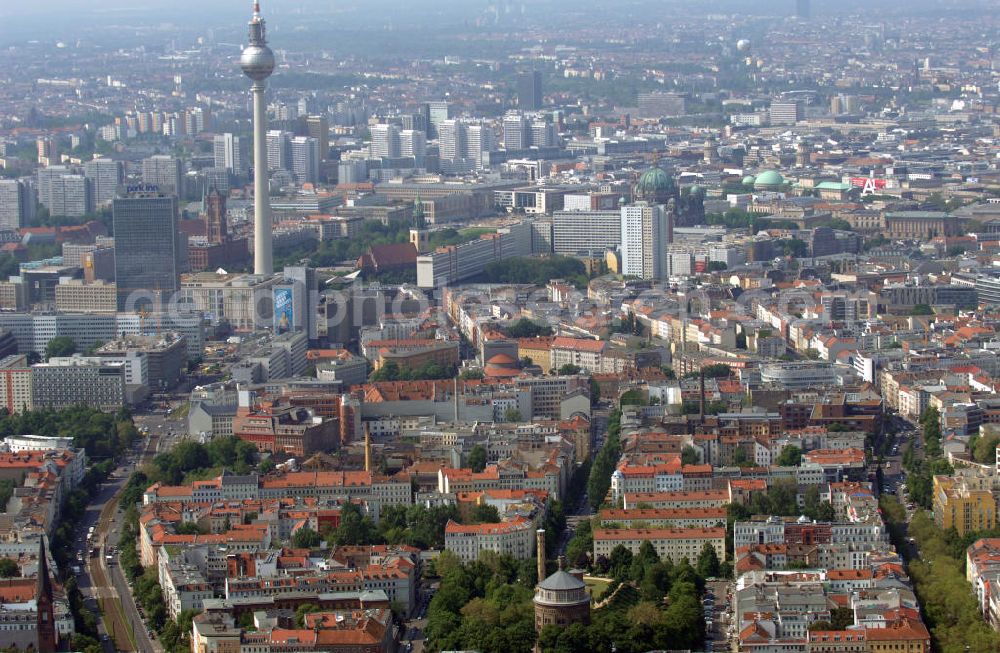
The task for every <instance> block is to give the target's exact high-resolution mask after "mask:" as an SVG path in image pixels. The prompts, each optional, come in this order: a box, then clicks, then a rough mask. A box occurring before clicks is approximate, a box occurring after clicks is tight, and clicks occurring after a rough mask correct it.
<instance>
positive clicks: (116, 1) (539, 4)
mask: <svg viewBox="0 0 1000 653" xmlns="http://www.w3.org/2000/svg"><path fill="white" fill-rule="evenodd" d="M262 3H263V9H264V13H265V15H266V16H268V17H271V18H272V26H278V25H281V18H282V16H289V19H288V20H287V21H286V22H285V23H284V24H285V25H292V24H293V22H294V20H295V19H297V20H298V21H299V22H301V21H302V20H303V17H308V16H314V17H315V19H317V20H319V22H320V24H324V25H325V24H326V22H325V20H327V21H332V24H334V25H337V26H339V27H342V28H346V29H356V28H363V27H366V26H373V25H374V26H377V25H380V24H381V23H382V22H384V21H385V20H390V21H391V20H392V19H396V20H404V21H406V20H410V21H411V23H410V24H416V23H423V24H424V25H429V26H434V27H438V28H447V25H448V24H455V23H456V22H459V23H460V22H463V21H468V20H469V19H470V18H472V17H475V16H477V15H482V14H483V13H484V12H485V10H486V9H487V7H489V6H490V5H492V4H497V3H500V4H504V3H509V4H512V5H514V6H517V5H520V4H523V5H524V6H525V7H526V8H527V13H528V15H529V16H530V15H536V16H541V17H543V20H547V18H546V17H548V16H552V15H558V13H559V12H560V11H562V10H563V9H565V8H570V7H572V8H573V9H575V10H576V11H580V10H581V9H583V10H586V8H587V7H589V6H594V7H599V8H600V9H601V10H603V11H615V10H617V9H619V8H621V10H622V11H624V12H626V13H633V12H637V13H640V14H645V15H650V16H656V17H657V19H659V18H661V17H669V16H670V15H671V14H673V13H674V12H677V11H686V12H691V13H698V12H711V11H718V12H720V13H743V14H746V15H748V16H750V15H784V16H788V15H791V14H792V13H793V12H794V6H795V0H614V3H613V4H609V3H608V2H607V0H262ZM251 5H252V2H251V0H0V44H2V43H10V42H18V41H24V40H28V39H42V40H48V39H63V40H67V39H70V38H72V36H73V35H74V34H79V35H84V36H85V35H86V34H87V32H88V31H89V30H90V29H93V28H100V27H105V28H107V27H111V26H120V25H124V26H129V27H137V26H160V25H165V24H169V25H173V26H177V27H179V28H183V29H184V30H185V31H187V30H197V31H201V30H205V29H209V28H212V29H216V30H218V29H223V30H225V29H227V28H229V27H230V26H231V27H232V28H233V29H234V30H242V29H243V27H242V24H243V23H244V22H245V21H246V18H247V16H248V15H249V13H250V9H251ZM812 6H813V13H814V14H815V15H822V14H824V13H825V14H828V15H829V14H831V13H834V12H836V13H838V14H841V15H843V14H846V13H852V14H857V13H859V12H861V13H863V14H864V15H866V16H870V17H872V19H873V20H874V19H877V18H878V17H879V16H883V17H884V16H892V15H898V14H899V13H900V12H913V11H917V12H922V11H932V12H935V13H936V14H941V15H944V16H947V15H955V16H962V15H969V14H970V13H975V11H972V12H969V11H965V10H967V9H970V8H972V9H974V10H978V11H980V12H981V11H996V10H997V9H1000V0H812ZM292 17H295V19H293V18H292ZM324 19H325V20H324ZM412 19H423V20H412ZM234 33H235V32H234Z"/></svg>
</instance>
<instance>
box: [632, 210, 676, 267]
mask: <svg viewBox="0 0 1000 653" xmlns="http://www.w3.org/2000/svg"><path fill="white" fill-rule="evenodd" d="M670 231H671V228H670V224H669V216H668V215H667V212H666V210H664V208H663V207H662V206H660V205H658V204H648V203H646V202H637V203H635V204H632V205H629V206H623V207H622V208H621V247H622V249H621V252H622V274H631V275H635V276H637V277H640V278H642V279H663V278H664V277H666V265H664V263H665V259H666V254H667V245H668V244H669V243H670Z"/></svg>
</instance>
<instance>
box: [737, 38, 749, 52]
mask: <svg viewBox="0 0 1000 653" xmlns="http://www.w3.org/2000/svg"><path fill="white" fill-rule="evenodd" d="M736 49H737V50H739V51H740V52H746V51H747V50H749V49H750V41H748V40H747V39H740V40H739V41H737V42H736Z"/></svg>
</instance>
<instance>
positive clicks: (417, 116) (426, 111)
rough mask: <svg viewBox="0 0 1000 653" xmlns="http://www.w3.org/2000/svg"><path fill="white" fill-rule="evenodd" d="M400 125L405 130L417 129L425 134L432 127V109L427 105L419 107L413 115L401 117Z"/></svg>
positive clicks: (406, 114)
mask: <svg viewBox="0 0 1000 653" xmlns="http://www.w3.org/2000/svg"><path fill="white" fill-rule="evenodd" d="M400 123H401V124H402V126H403V129H404V130H406V129H415V130H417V131H422V132H424V133H425V134H426V133H427V131H428V130H429V129H430V127H431V108H430V106H429V105H427V104H426V103H424V104H421V105H419V106H418V107H417V108H416V110H415V111H414V112H413V113H404V114H403V115H401V116H400Z"/></svg>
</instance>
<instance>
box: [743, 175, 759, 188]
mask: <svg viewBox="0 0 1000 653" xmlns="http://www.w3.org/2000/svg"><path fill="white" fill-rule="evenodd" d="M755 181H757V178H756V177H754V176H753V175H747V176H746V177H744V178H743V185H744V186H753V182H755Z"/></svg>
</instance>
